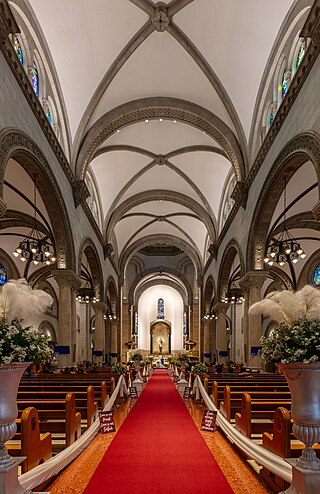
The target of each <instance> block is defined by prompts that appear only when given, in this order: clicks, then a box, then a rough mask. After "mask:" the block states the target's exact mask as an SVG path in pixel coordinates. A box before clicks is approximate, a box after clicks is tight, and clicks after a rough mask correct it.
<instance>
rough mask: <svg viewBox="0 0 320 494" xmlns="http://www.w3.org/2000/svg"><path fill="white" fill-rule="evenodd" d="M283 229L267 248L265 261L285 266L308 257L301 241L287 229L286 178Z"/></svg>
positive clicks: (285, 182)
mask: <svg viewBox="0 0 320 494" xmlns="http://www.w3.org/2000/svg"><path fill="white" fill-rule="evenodd" d="M283 205H284V213H283V230H282V232H281V233H280V235H279V238H278V239H276V240H275V241H274V242H272V243H271V244H270V245H269V247H268V250H267V254H266V256H265V258H264V262H265V263H267V264H269V266H272V265H273V264H274V263H276V264H279V266H283V265H284V264H285V263H286V262H289V263H290V262H292V263H294V264H295V263H296V262H298V261H299V259H300V258H301V259H304V258H305V257H306V255H307V254H306V253H305V251H304V250H303V249H302V247H301V245H300V243H299V242H298V241H297V240H296V239H295V238H293V236H292V235H291V233H290V232H289V231H288V230H287V226H286V208H287V181H286V178H285V179H284V194H283Z"/></svg>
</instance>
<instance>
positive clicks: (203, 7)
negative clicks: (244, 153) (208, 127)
mask: <svg viewBox="0 0 320 494" xmlns="http://www.w3.org/2000/svg"><path fill="white" fill-rule="evenodd" d="M293 3H294V2H293V0H283V1H281V2H279V1H278V0H269V1H268V2H264V1H257V0H241V2H237V1H234V0H223V1H219V0H197V1H196V2H191V3H190V4H189V5H188V6H187V7H185V8H184V9H183V10H181V11H180V12H179V13H178V14H177V15H176V16H175V17H174V22H176V24H177V25H178V26H179V27H180V28H181V29H182V30H183V31H184V32H185V33H186V34H187V35H188V36H189V38H190V39H191V41H192V42H193V43H194V44H195V45H196V46H197V48H198V49H199V50H200V51H201V52H202V54H203V56H204V57H205V58H206V60H207V61H208V62H209V64H210V65H211V67H212V68H213V69H214V71H215V73H216V74H217V76H218V77H219V79H220V81H221V82H222V84H223V85H224V87H225V89H226V90H227V92H228V94H229V96H230V98H231V101H232V103H233V105H234V106H235V108H236V110H237V113H238V115H239V117H240V120H241V123H242V126H243V128H244V130H245V133H246V135H247V137H248V135H249V131H250V126H251V119H252V114H253V108H254V105H255V100H256V96H257V92H258V88H259V85H260V82H261V77H262V74H263V70H264V68H265V65H266V62H267V59H268V56H269V54H270V51H271V48H272V46H273V43H274V40H275V38H276V36H277V34H278V31H279V29H280V26H281V24H282V22H283V19H284V17H285V16H286V14H287V13H288V10H289V9H290V7H291V5H292V4H293ZM253 20H254V22H253Z"/></svg>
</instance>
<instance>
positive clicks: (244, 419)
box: [235, 393, 291, 438]
mask: <svg viewBox="0 0 320 494" xmlns="http://www.w3.org/2000/svg"><path fill="white" fill-rule="evenodd" d="M280 406H284V407H289V408H291V400H285V399H281V398H279V399H278V400H277V399H270V400H266V399H260V400H259V399H257V400H256V399H251V396H250V395H249V394H248V393H244V394H243V396H242V405H241V411H240V412H237V413H236V415H235V426H236V428H237V429H238V430H239V431H240V432H242V433H243V434H244V435H245V436H247V437H249V438H251V435H252V434H262V433H263V432H271V431H272V427H273V422H272V419H273V416H274V412H275V410H276V409H277V408H278V407H280ZM252 419H260V422H252Z"/></svg>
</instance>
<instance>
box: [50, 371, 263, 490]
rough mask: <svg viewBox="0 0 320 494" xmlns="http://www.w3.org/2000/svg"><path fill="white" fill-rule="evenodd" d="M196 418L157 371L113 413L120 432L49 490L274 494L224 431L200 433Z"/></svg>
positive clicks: (195, 409) (104, 438)
mask: <svg viewBox="0 0 320 494" xmlns="http://www.w3.org/2000/svg"><path fill="white" fill-rule="evenodd" d="M127 412H129V413H128V415H127V417H126V418H125V415H126V414H127ZM189 412H190V413H189ZM201 419H202V410H201V409H200V407H199V406H198V405H196V404H195V402H194V401H193V400H191V399H190V400H189V399H188V400H182V399H181V397H180V395H179V393H178V391H177V390H176V385H175V384H174V383H173V382H172V381H171V378H170V376H169V374H168V371H167V370H162V369H161V370H160V369H156V370H155V371H154V373H153V376H152V377H151V379H150V380H149V382H148V384H147V385H146V387H145V389H144V391H143V392H142V394H141V395H140V397H139V399H138V400H137V402H135V400H134V401H133V400H131V404H129V403H128V400H127V402H125V406H124V409H123V408H122V409H121V410H119V411H118V413H116V414H115V423H116V427H117V429H118V428H119V427H120V429H119V431H118V432H117V433H115V434H114V433H111V434H107V435H102V434H99V435H98V436H97V438H96V439H95V440H94V441H93V443H92V444H91V445H90V446H89V447H88V448H87V450H86V451H85V452H84V453H83V454H82V455H81V456H80V457H79V458H78V459H77V460H76V461H75V462H74V463H73V464H71V465H70V466H69V468H68V469H67V470H66V471H65V472H63V473H62V475H61V476H60V477H59V478H58V479H57V480H56V481H55V482H53V484H52V486H50V492H51V494H62V493H63V494H82V493H84V494H92V493H99V494H100V493H101V494H108V493H111V492H112V493H119V494H120V493H125V492H129V491H130V492H131V493H132V494H135V493H141V492H148V493H154V494H162V493H165V492H166V493H167V492H170V493H172V494H178V493H181V492H184V493H187V494H188V493H192V492H194V489H195V486H197V492H198V493H199V494H232V493H234V494H247V493H249V492H252V490H253V489H254V492H255V494H267V493H269V492H271V491H269V490H268V489H267V487H265V486H264V484H262V482H261V480H260V479H258V477H257V476H256V475H255V473H254V472H253V470H252V469H251V468H250V467H249V466H248V464H247V463H246V462H245V461H244V460H243V459H242V458H240V456H238V454H237V453H236V452H235V450H234V449H233V448H232V446H230V444H229V443H228V442H227V441H226V439H225V438H224V436H223V435H222V433H221V432H219V431H217V430H216V431H215V432H214V433H208V432H200V430H199V429H200V424H201ZM123 420H124V421H123ZM122 421H123V423H122ZM104 452H105V453H104Z"/></svg>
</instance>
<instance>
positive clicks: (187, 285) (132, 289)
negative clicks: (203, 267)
mask: <svg viewBox="0 0 320 494" xmlns="http://www.w3.org/2000/svg"><path fill="white" fill-rule="evenodd" d="M152 273H155V274H156V270H155V268H149V269H145V270H144V271H142V272H141V273H139V274H138V275H137V276H136V278H135V279H134V281H133V282H132V283H131V286H130V290H129V293H128V303H129V304H130V305H133V304H134V302H135V300H134V299H135V296H134V295H135V291H136V288H137V286H138V284H139V282H140V281H142V280H143V278H145V277H146V276H148V275H149V274H152ZM165 273H170V274H173V275H174V276H176V277H177V278H179V279H180V280H181V281H182V283H183V285H184V286H185V289H186V292H187V294H188V297H187V298H186V294H185V293H184V295H183V296H182V293H183V290H182V289H181V287H180V288H179V289H178V288H177V287H179V284H178V283H177V282H175V281H174V280H170V279H167V280H166V279H165V278H164V279H163V280H162V279H161V280H159V279H157V280H150V282H151V281H152V284H150V285H149V286H153V285H156V284H158V285H159V284H161V285H162V284H164V285H169V286H173V285H174V286H173V288H175V289H176V290H178V291H179V290H181V293H180V292H179V293H180V295H181V296H182V298H183V299H184V300H185V301H187V302H188V305H191V304H192V298H193V296H192V287H191V285H190V283H189V281H188V279H187V278H186V277H185V276H184V275H183V274H182V273H180V272H179V271H178V270H176V269H174V268H170V267H166V268H165ZM165 281H166V283H164V282H165ZM147 283H148V282H147ZM147 283H144V284H143V287H144V289H143V291H144V290H145V289H146V288H145V286H146V284H147ZM138 290H139V289H138Z"/></svg>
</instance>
